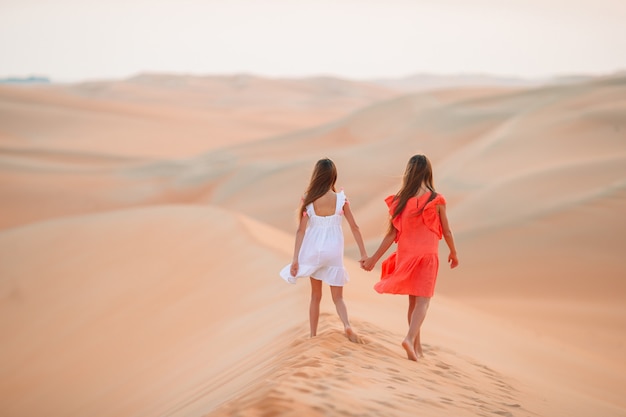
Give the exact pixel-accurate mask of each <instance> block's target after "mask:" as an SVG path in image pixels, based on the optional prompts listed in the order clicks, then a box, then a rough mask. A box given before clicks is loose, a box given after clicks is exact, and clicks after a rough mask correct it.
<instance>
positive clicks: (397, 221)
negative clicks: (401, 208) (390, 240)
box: [385, 195, 402, 243]
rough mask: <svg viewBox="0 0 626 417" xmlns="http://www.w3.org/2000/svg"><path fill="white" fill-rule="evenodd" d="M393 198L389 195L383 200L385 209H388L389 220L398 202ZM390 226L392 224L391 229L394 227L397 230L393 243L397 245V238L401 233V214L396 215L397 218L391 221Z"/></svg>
mask: <svg viewBox="0 0 626 417" xmlns="http://www.w3.org/2000/svg"><path fill="white" fill-rule="evenodd" d="M395 198H396V196H395V195H390V196H389V197H387V198H385V203H387V207H389V218H391V217H393V212H394V210H395V209H396V206H397V205H398V202H397V201H396V200H395ZM391 224H393V227H395V228H396V230H397V233H396V238H395V239H394V242H396V243H398V238H399V237H400V233H402V213H400V214H398V216H397V217H396V218H395V219H393V220H392V221H391Z"/></svg>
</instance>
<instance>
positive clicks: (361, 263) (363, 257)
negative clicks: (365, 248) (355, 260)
mask: <svg viewBox="0 0 626 417" xmlns="http://www.w3.org/2000/svg"><path fill="white" fill-rule="evenodd" d="M366 260H367V255H364V256H361V259H359V265H361V269H365V268H363V262H365V261H366Z"/></svg>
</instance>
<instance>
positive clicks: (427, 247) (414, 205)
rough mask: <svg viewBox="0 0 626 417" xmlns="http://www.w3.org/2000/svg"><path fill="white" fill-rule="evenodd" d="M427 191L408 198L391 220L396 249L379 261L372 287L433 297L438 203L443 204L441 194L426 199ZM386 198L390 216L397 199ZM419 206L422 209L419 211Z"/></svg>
mask: <svg viewBox="0 0 626 417" xmlns="http://www.w3.org/2000/svg"><path fill="white" fill-rule="evenodd" d="M429 197H430V193H427V194H424V195H422V196H420V197H412V198H410V199H409V200H408V201H407V203H406V206H405V207H404V210H403V211H402V213H400V214H399V215H398V216H397V217H396V218H395V219H393V226H394V227H395V228H396V230H397V235H396V240H395V241H396V243H397V244H398V248H397V250H396V252H394V253H392V254H391V255H390V256H389V257H388V258H387V259H385V260H384V261H383V263H382V272H381V277H380V281H379V282H377V283H376V285H374V289H375V290H376V291H377V292H379V293H381V294H407V295H415V296H420V297H432V296H433V293H434V292H435V282H436V281H437V271H438V270H439V240H441V237H442V229H441V220H440V218H439V213H438V212H437V205H443V204H446V200H445V198H444V197H443V196H442V195H441V194H437V196H436V197H435V198H434V199H432V200H431V201H429V202H428V204H426V206H425V207H424V204H425V203H426V202H427V201H428V198H429ZM393 199H394V196H393V195H391V196H389V197H387V198H386V199H385V202H386V203H387V206H389V214H390V215H393V212H394V210H395V208H396V205H397V201H394V200H393ZM422 207H423V208H424V209H423V210H422Z"/></svg>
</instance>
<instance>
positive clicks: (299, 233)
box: [289, 213, 309, 277]
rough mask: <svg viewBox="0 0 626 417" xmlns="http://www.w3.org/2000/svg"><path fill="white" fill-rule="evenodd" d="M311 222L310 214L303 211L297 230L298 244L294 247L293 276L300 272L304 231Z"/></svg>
mask: <svg viewBox="0 0 626 417" xmlns="http://www.w3.org/2000/svg"><path fill="white" fill-rule="evenodd" d="M308 222H309V216H307V215H306V213H302V216H300V223H299V224H298V230H296V244H295V246H294V248H293V260H292V261H291V270H290V271H289V272H290V273H291V276H292V277H295V276H296V275H297V274H298V269H299V268H300V265H299V264H298V255H300V247H301V246H302V240H303V239H304V232H305V231H306V225H307V224H308Z"/></svg>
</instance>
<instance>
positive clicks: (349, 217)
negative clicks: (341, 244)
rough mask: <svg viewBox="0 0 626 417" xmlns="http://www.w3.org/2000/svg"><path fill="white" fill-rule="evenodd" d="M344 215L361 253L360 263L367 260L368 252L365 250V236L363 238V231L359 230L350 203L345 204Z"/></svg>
mask: <svg viewBox="0 0 626 417" xmlns="http://www.w3.org/2000/svg"><path fill="white" fill-rule="evenodd" d="M343 214H344V216H345V217H346V220H347V221H348V224H349V225H350V230H352V236H354V240H355V241H356V244H357V245H358V247H359V252H360V253H361V259H360V260H359V262H362V261H364V260H365V259H367V251H366V250H365V244H364V243H363V236H361V229H359V226H358V225H357V224H356V221H355V220H354V216H353V215H352V210H350V204H349V203H346V204H344V206H343Z"/></svg>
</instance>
